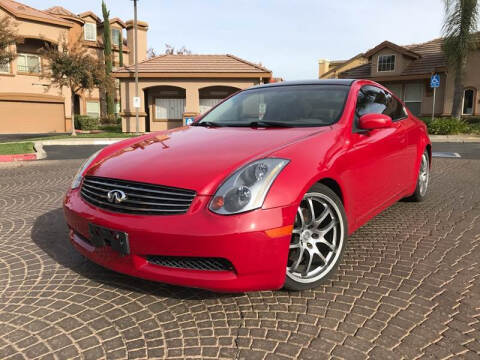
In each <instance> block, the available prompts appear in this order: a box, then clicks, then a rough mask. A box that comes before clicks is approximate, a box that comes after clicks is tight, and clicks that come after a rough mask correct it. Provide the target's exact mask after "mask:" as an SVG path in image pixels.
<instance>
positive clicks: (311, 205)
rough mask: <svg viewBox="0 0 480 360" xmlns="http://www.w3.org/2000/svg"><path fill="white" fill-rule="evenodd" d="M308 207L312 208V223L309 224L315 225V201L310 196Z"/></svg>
mask: <svg viewBox="0 0 480 360" xmlns="http://www.w3.org/2000/svg"><path fill="white" fill-rule="evenodd" d="M308 208H309V210H310V216H311V217H310V223H309V224H308V225H313V224H314V223H315V208H314V207H313V201H312V199H311V198H308Z"/></svg>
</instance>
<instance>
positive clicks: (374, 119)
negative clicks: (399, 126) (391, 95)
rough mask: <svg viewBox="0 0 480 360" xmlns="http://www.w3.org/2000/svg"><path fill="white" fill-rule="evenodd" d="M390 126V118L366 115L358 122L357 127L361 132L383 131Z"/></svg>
mask: <svg viewBox="0 0 480 360" xmlns="http://www.w3.org/2000/svg"><path fill="white" fill-rule="evenodd" d="M391 125H392V118H391V117H390V116H388V115H384V114H366V115H363V116H361V117H360V119H359V120H358V127H359V128H360V129H362V130H374V129H384V128H387V127H390V126H391Z"/></svg>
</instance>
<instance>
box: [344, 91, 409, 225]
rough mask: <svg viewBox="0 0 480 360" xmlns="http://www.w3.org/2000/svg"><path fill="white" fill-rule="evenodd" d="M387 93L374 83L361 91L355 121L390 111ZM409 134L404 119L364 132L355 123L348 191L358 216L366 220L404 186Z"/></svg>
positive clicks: (351, 145) (351, 139)
mask: <svg viewBox="0 0 480 360" xmlns="http://www.w3.org/2000/svg"><path fill="white" fill-rule="evenodd" d="M387 95H388V94H387V93H385V92H384V91H383V90H382V89H380V88H377V87H374V86H365V87H363V88H362V90H361V91H360V92H359V95H358V99H357V109H356V115H355V119H354V121H358V118H359V117H360V116H362V115H365V114H369V113H380V114H381V113H386V111H387V108H388V104H387ZM405 151H406V133H405V129H404V126H403V122H402V121H397V122H393V123H392V126H391V127H389V128H385V129H376V130H371V131H368V132H362V131H360V130H359V129H358V128H356V126H354V129H353V132H352V134H351V138H350V148H349V150H348V153H347V154H346V155H345V156H346V160H347V161H346V164H348V167H347V168H348V170H347V173H346V174H347V175H346V179H345V182H346V186H345V188H346V191H348V192H350V194H349V195H350V197H349V198H350V199H352V200H351V206H352V211H353V213H354V214H355V217H354V218H355V219H358V221H359V222H362V223H363V221H364V220H365V219H366V218H368V217H370V216H372V215H373V214H374V213H377V212H378V210H379V209H380V208H382V207H383V206H385V205H386V204H390V203H391V202H392V200H393V198H395V197H397V196H398V195H399V194H400V193H401V192H402V191H403V190H404V188H403V187H402V180H401V179H402V178H404V176H405V171H406V169H405Z"/></svg>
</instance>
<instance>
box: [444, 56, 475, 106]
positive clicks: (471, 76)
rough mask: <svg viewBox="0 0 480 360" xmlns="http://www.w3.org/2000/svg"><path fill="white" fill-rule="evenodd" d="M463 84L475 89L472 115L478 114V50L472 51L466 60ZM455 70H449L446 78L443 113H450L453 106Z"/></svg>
mask: <svg viewBox="0 0 480 360" xmlns="http://www.w3.org/2000/svg"><path fill="white" fill-rule="evenodd" d="M465 74H466V75H465V78H464V85H465V88H473V89H475V90H476V91H475V99H474V115H480V96H479V90H480V50H476V51H474V52H472V53H471V54H470V55H469V57H468V61H467V70H466V72H465ZM454 81H455V72H454V71H452V70H449V72H448V76H447V79H446V84H447V88H446V96H445V103H444V107H443V114H448V115H450V114H451V113H452V106H453V91H454Z"/></svg>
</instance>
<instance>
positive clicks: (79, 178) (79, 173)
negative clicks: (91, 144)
mask: <svg viewBox="0 0 480 360" xmlns="http://www.w3.org/2000/svg"><path fill="white" fill-rule="evenodd" d="M100 151H102V150H98V151H97V152H96V153H95V154H93V155H92V156H90V157H89V158H88V159H87V160H86V161H85V162H84V163H83V165H82V166H80V169H78V171H77V173H76V174H75V177H74V178H73V181H72V189H76V188H78V187H79V186H80V184H81V183H82V178H83V176H82V174H83V172H84V171H85V169H86V168H88V167H89V166H90V164H91V163H92V161H93V160H95V158H96V157H97V155H98V153H99V152H100Z"/></svg>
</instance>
